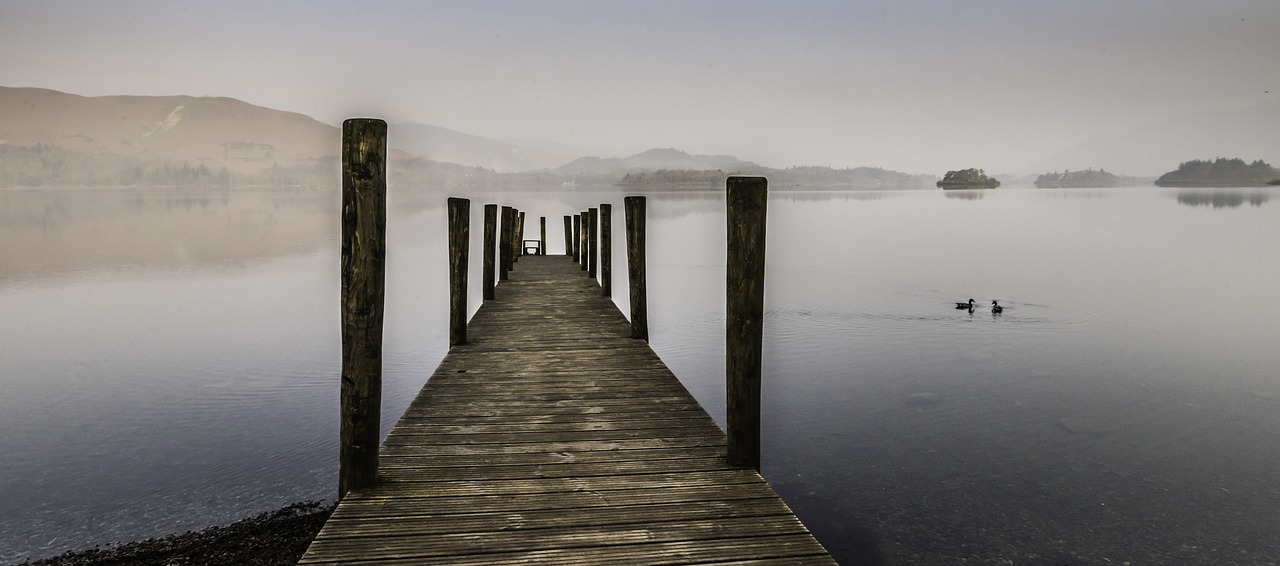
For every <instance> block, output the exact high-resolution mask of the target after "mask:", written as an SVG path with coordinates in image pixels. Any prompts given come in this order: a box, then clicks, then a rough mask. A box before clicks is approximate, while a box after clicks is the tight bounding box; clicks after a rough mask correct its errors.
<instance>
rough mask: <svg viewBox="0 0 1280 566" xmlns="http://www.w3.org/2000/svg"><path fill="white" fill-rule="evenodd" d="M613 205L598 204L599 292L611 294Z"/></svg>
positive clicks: (610, 295) (609, 295)
mask: <svg viewBox="0 0 1280 566" xmlns="http://www.w3.org/2000/svg"><path fill="white" fill-rule="evenodd" d="M612 216H613V205H612V204H602V205H600V293H601V294H602V295H604V296H605V297H612V296H613V235H612V232H613V220H612Z"/></svg>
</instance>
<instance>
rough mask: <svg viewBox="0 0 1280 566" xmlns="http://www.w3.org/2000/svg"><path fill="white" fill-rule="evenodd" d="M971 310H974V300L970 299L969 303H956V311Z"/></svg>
mask: <svg viewBox="0 0 1280 566" xmlns="http://www.w3.org/2000/svg"><path fill="white" fill-rule="evenodd" d="M960 309H969V310H973V299H969V302H967V303H956V310H960Z"/></svg>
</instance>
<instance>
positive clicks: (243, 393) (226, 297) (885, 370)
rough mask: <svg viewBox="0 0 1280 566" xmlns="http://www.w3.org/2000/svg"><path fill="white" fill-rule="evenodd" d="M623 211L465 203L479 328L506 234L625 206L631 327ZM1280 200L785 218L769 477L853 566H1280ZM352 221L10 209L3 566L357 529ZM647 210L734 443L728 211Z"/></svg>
mask: <svg viewBox="0 0 1280 566" xmlns="http://www.w3.org/2000/svg"><path fill="white" fill-rule="evenodd" d="M623 194H624V193H622V192H619V190H617V189H614V188H611V187H596V188H591V187H583V188H576V187H575V188H574V189H573V190H564V189H562V188H560V187H556V188H554V189H552V190H547V191H537V192H535V191H524V192H520V191H513V192H503V193H486V192H478V193H473V194H471V195H460V196H470V197H471V198H472V217H473V229H472V236H473V238H472V239H473V248H472V249H473V252H472V258H473V259H472V262H471V277H472V290H471V297H472V308H473V309H474V308H477V307H478V298H479V296H480V293H479V282H478V279H479V275H480V262H479V257H480V254H479V249H478V247H479V244H480V241H479V237H480V234H481V230H479V229H478V226H479V224H478V223H479V221H480V218H481V206H480V205H482V204H484V203H486V202H497V203H501V204H509V205H514V206H517V207H519V208H521V209H522V210H526V211H527V212H528V214H529V217H528V218H529V219H528V220H527V221H526V224H527V232H526V237H528V238H534V237H536V236H535V228H536V226H537V221H536V218H537V217H538V216H542V215H545V216H547V217H548V236H549V240H550V243H549V248H550V250H551V252H552V253H557V252H562V251H563V223H562V216H563V215H564V214H572V213H574V212H576V211H579V210H584V209H586V208H587V207H588V206H595V205H597V204H599V203H602V202H608V203H613V204H614V223H615V232H614V233H615V243H614V245H615V251H614V258H615V262H616V263H617V264H616V265H615V267H614V274H615V281H614V288H615V296H616V297H619V298H621V299H622V300H625V297H626V293H625V285H626V279H625V277H626V275H625V274H626V270H625V265H624V264H621V263H620V262H618V261H617V260H619V259H621V258H624V257H625V253H624V252H623V247H622V238H621V233H622V230H621V226H622V196H623ZM1277 194H1280V193H1276V192H1275V191H1274V190H1271V191H1269V190H1267V189H1239V190H1222V189H1220V190H1216V191H1215V190H1187V189H1183V190H1173V189H1159V188H1154V187H1152V188H1126V189H1097V190H1092V189H1065V190H1035V189H1018V188H1000V189H995V190H989V191H977V192H970V191H958V192H957V191H945V192H944V191H883V192H880V191H877V192H798V191H796V192H792V191H780V190H775V191H774V192H773V193H772V194H771V195H770V201H769V227H768V236H769V243H768V252H767V256H768V257H767V259H768V270H767V275H766V277H767V281H766V321H765V357H764V363H765V367H764V385H763V398H764V401H763V404H764V417H763V418H764V424H763V464H762V468H763V469H762V471H763V473H764V475H765V477H766V478H767V479H768V480H769V481H770V482H771V483H772V484H773V485H774V486H775V487H776V488H777V489H778V491H779V492H780V493H781V494H782V495H783V497H784V498H785V499H786V500H787V501H788V503H789V504H791V505H792V507H793V508H794V509H795V510H796V512H797V513H798V514H799V515H800V517H801V518H802V519H803V520H804V521H805V522H806V524H807V525H808V526H809V527H810V529H811V530H813V531H814V533H815V534H816V535H817V536H818V538H819V540H821V541H822V542H823V543H824V544H825V545H826V546H827V547H828V548H829V549H830V550H831V551H832V552H833V554H835V555H836V556H837V557H838V558H840V559H841V560H842V561H843V562H845V563H850V564H853V563H858V564H955V563H959V562H961V561H962V560H968V561H969V562H968V563H972V564H1010V563H1017V564H1105V563H1108V562H1110V563H1115V564H1120V563H1124V562H1125V561H1129V562H1131V563H1132V564H1173V563H1176V564H1206V565H1207V564H1275V563H1277V562H1280V530H1278V529H1276V525H1280V348H1277V346H1276V345H1277V344H1280V323H1278V321H1280V301H1277V300H1276V298H1277V297H1276V292H1275V290H1274V285H1275V282H1276V281H1278V280H1280V261H1277V255H1276V250H1277V249H1280V228H1278V227H1280V202H1277V203H1273V202H1270V201H1271V200H1272V196H1273V195H1277ZM446 196H449V195H446V194H443V193H431V194H422V193H412V194H411V193H406V192H402V191H394V190H393V192H392V194H391V196H390V197H389V201H390V206H391V211H390V212H389V222H388V233H389V243H388V261H387V264H388V267H387V269H388V273H387V296H386V302H387V307H388V312H387V317H386V329H385V355H384V364H385V369H384V393H383V405H384V408H383V419H384V422H383V430H384V433H385V430H386V429H387V428H389V427H390V425H391V424H392V423H394V422H395V420H396V418H397V417H398V416H399V414H400V413H401V412H402V411H403V410H404V408H405V407H406V406H407V405H408V403H409V401H410V400H411V399H412V396H413V395H414V394H415V393H416V392H417V390H418V389H419V388H420V387H421V386H422V384H423V382H424V380H425V379H426V377H427V376H428V375H429V374H430V372H431V370H432V369H434V367H435V365H436V364H437V363H438V362H439V360H440V358H441V357H442V356H443V355H444V353H445V351H446V349H447V343H448V328H447V320H446V315H447V309H448V307H447V298H446V296H445V289H446V286H447V261H446V257H445V250H444V222H445V212H444V199H445V197H446ZM338 201H339V197H338V195H337V194H336V193H309V192H301V193H292V192H284V191H280V192H249V193H212V194H199V195H190V194H185V193H166V192H164V191H129V190H95V191H81V190H58V191H51V192H34V191H4V192H0V221H2V222H0V386H2V387H3V390H4V394H3V395H2V396H0V430H3V431H4V434H3V435H0V453H3V454H5V457H4V458H3V459H2V460H0V493H4V494H5V497H4V498H0V562H5V563H9V562H14V561H21V560H22V559H24V558H38V557H42V556H48V555H51V554H56V553H58V552H61V551H64V550H67V549H72V548H85V547H92V546H94V545H105V544H107V543H112V542H118V541H128V540H134V539H138V538H143V537H148V536H156V535H162V534H166V533H172V532H182V531H186V530H189V529H198V528H202V527H205V526H209V525H213V524H221V523H226V522H230V521H233V520H235V519H238V518H241V517H245V516H248V515H251V514H254V513H257V512H261V511H266V510H269V509H274V508H277V507H279V506H282V505H284V504H286V503H289V502H292V501H297V500H302V499H329V498H332V496H333V495H334V492H335V490H336V484H337V480H336V477H337V465H336V461H337V415H338V385H337V381H338V375H339V372H340V338H339V334H338V316H339V315H338V309H337V307H338V253H339V249H338V246H339V239H338V224H337V222H338V220H337V212H338ZM648 206H649V217H648V220H649V251H648V261H649V274H648V275H649V282H650V290H649V293H650V297H649V301H650V302H649V308H650V311H649V317H650V335H651V343H652V345H653V347H654V349H655V350H656V351H657V352H658V354H659V355H661V356H662V358H663V359H664V360H666V361H667V363H668V364H669V365H670V366H671V368H672V369H673V370H674V371H675V372H676V374H677V375H678V376H679V377H680V378H681V380H682V381H683V382H684V383H685V384H686V386H687V387H689V389H690V390H691V391H692V392H693V393H694V395H695V396H696V397H697V398H698V399H699V401H700V402H701V403H702V404H703V406H704V407H706V408H707V410H708V411H709V412H711V413H712V415H713V416H714V417H715V418H716V419H717V420H718V421H720V422H722V423H723V419H724V400H723V395H724V394H723V387H724V386H723V381H724V360H723V356H724V344H723V340H724V325H725V318H724V249H725V244H724V230H725V226H724V199H723V195H722V194H718V193H715V192H694V193H686V192H653V193H650V195H649V203H648ZM517 269H518V267H517ZM969 298H973V299H975V300H976V301H977V303H978V306H977V308H976V309H975V310H974V311H973V312H972V313H970V312H968V311H964V310H956V309H955V308H954V303H955V302H956V301H965V300H967V299H969ZM993 299H995V300H999V301H1000V304H1001V305H1003V306H1004V307H1005V310H1004V312H1003V313H1001V314H999V315H993V314H992V313H991V311H990V308H989V305H990V302H991V301H992V300H993ZM620 306H621V308H623V310H624V312H625V310H626V306H625V305H620Z"/></svg>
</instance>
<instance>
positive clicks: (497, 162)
mask: <svg viewBox="0 0 1280 566" xmlns="http://www.w3.org/2000/svg"><path fill="white" fill-rule="evenodd" d="M387 144H388V145H390V146H391V147H395V148H399V149H401V150H404V151H407V152H409V153H411V154H414V155H417V156H418V157H422V158H426V159H430V160H432V161H447V162H449V163H457V164H459V165H467V166H472V167H484V168H487V169H492V170H494V171H496V172H498V173H516V172H522V171H537V170H542V169H555V168H556V167H559V166H561V165H564V164H566V163H569V162H570V161H573V160H574V158H576V157H578V156H580V155H582V154H583V153H585V152H575V151H574V150H573V149H572V148H568V147H564V146H555V145H554V144H550V143H543V142H532V141H502V140H495V139H490V138H483V137H480V136H473V135H471V134H464V133H462V132H458V131H454V130H450V129H448V128H441V127H439V126H431V125H427V124H412V123H406V124H393V125H391V126H390V127H389V128H388V132H387ZM548 148H552V149H548Z"/></svg>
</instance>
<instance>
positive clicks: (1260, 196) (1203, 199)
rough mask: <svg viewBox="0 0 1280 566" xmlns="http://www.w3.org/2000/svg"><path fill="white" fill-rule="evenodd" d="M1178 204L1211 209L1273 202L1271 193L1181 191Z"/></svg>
mask: <svg viewBox="0 0 1280 566" xmlns="http://www.w3.org/2000/svg"><path fill="white" fill-rule="evenodd" d="M1177 199H1178V204H1184V205H1187V206H1195V207H1200V206H1204V207H1209V208H1239V207H1241V206H1243V205H1244V204H1245V203H1246V202H1247V203H1249V205H1250V206H1262V205H1263V203H1265V202H1267V201H1268V200H1271V193H1269V192H1262V191H1239V190H1229V191H1179V192H1178V195H1177Z"/></svg>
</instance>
